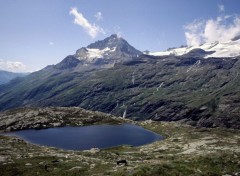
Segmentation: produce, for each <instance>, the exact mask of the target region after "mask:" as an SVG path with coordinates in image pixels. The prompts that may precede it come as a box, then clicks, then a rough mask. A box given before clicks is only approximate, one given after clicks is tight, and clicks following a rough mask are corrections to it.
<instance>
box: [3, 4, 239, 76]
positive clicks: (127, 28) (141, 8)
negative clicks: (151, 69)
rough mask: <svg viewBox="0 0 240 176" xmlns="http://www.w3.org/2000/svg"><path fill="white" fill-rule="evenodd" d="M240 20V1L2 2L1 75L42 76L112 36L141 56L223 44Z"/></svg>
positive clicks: (234, 31)
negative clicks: (214, 42) (4, 72)
mask: <svg viewBox="0 0 240 176" xmlns="http://www.w3.org/2000/svg"><path fill="white" fill-rule="evenodd" d="M239 15H240V1H239V0H164V1H163V0H121V1H113V0H0V69H5V70H12V71H18V72H21V71H34V70H38V69H41V68H43V67H45V66H46V65H51V64H56V63H58V62H60V61H61V60H62V59H63V58H64V57H65V56H67V55H70V54H74V53H75V51H76V50H77V49H79V48H81V47H83V46H86V45H88V44H90V43H92V42H94V41H96V40H100V39H104V38H106V37H108V36H110V35H111V34H113V33H119V34H120V35H121V36H122V37H123V38H125V39H126V40H127V41H128V42H129V43H130V44H131V45H133V46H134V47H135V48H137V49H139V50H141V51H144V50H150V51H161V50H165V49H167V48H169V47H174V46H180V45H183V44H184V45H185V44H199V43H202V42H209V41H212V40H217V39H218V38H219V40H220V39H221V41H224V40H227V39H229V37H232V36H234V35H235V34H236V33H238V32H239V31H238V27H239V26H238V25H239V24H238V21H237V20H238V19H240V18H239ZM74 20H75V22H74ZM211 20H212V21H211ZM239 23H240V22H239ZM208 27H209V31H210V32H208V33H204V30H205V29H206V28H208ZM214 30H215V31H214ZM216 30H218V31H217V32H218V33H224V32H226V31H227V32H226V33H229V31H233V32H232V33H231V36H230V35H228V36H223V35H222V34H219V35H216V36H215V37H211V36H209V35H211V34H214V33H216ZM205 31H206V30H205Z"/></svg>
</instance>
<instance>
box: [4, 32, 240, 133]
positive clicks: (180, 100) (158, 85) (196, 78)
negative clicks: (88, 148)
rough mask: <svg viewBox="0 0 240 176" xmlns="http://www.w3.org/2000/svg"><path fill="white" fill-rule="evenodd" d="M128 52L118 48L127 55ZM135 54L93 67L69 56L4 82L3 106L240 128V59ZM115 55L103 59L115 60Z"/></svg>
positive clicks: (100, 45)
mask: <svg viewBox="0 0 240 176" xmlns="http://www.w3.org/2000/svg"><path fill="white" fill-rule="evenodd" d="M115 37H116V36H114V35H113V36H111V37H110V38H107V41H111V40H115ZM118 40H119V39H118ZM120 41H125V40H123V39H121V40H120ZM106 43H107V45H109V47H108V48H110V50H107V49H106V46H107V45H105V44H106ZM110 43H111V42H110ZM117 43H118V44H119V43H120V44H121V42H117ZM120 44H119V45H120ZM117 46H118V45H117ZM120 46H121V45H120ZM127 46H128V45H127ZM96 47H98V49H99V51H100V50H101V51H103V50H104V52H108V53H109V52H110V51H112V50H113V49H112V48H113V47H112V46H110V44H109V43H108V42H105V40H104V42H103V41H99V42H96V43H95V44H92V45H89V46H88V47H87V48H96ZM104 48H105V49H104ZM120 48H121V47H120ZM128 48H129V49H127V50H131V48H132V47H130V46H128ZM86 50H87V51H90V50H88V49H86ZM106 50H107V51H106ZM116 50H117V49H116ZM127 50H123V51H122V52H120V50H117V51H118V52H120V53H121V54H122V55H124V53H125V55H126V52H127ZM202 52H203V53H204V52H206V51H202ZM77 53H78V52H77ZM110 53H111V52H110ZM131 53H132V54H131V55H132V56H131V57H130V56H129V57H126V58H128V59H123V60H121V59H120V60H118V61H117V62H114V67H112V66H113V65H112V66H111V67H110V68H106V67H105V69H102V68H103V67H101V69H99V67H95V68H93V67H88V66H87V67H86V66H85V65H84V64H89V62H93V63H91V64H89V65H90V66H93V65H94V64H96V62H95V60H94V59H93V60H87V59H82V60H83V61H82V60H81V59H79V58H77V56H76V55H72V56H68V57H66V58H65V59H64V60H63V61H62V62H60V63H59V64H57V65H54V66H48V67H46V68H45V69H43V70H41V71H38V72H35V73H32V74H31V75H29V76H27V77H26V78H22V79H17V80H14V81H12V82H11V83H9V84H6V85H4V86H1V87H0V110H6V109H9V108H15V107H21V106H34V107H46V106H79V107H83V108H86V109H91V110H97V111H102V112H106V113H111V114H114V115H117V116H123V114H125V116H126V117H127V118H131V119H138V120H144V119H145V120H146V119H152V120H160V121H181V122H185V123H189V124H192V125H197V126H205V127H217V126H220V127H231V128H238V129H239V128H240V113H239V112H240V101H239V97H240V75H239V70H240V57H227V58H226V57H222V58H208V59H205V58H203V57H202V56H201V55H199V50H197V51H196V50H192V51H191V52H189V53H187V54H185V55H182V56H174V55H167V56H151V55H140V56H139V55H138V54H137V51H136V53H135V52H131ZM121 54H119V55H121ZM112 57H113V56H112ZM112 57H110V58H106V59H104V62H106V63H107V64H109V63H112V61H113V60H115V57H113V59H112ZM116 58H117V57H116ZM108 61H109V62H108ZM96 65H98V64H96ZM100 65H101V64H100Z"/></svg>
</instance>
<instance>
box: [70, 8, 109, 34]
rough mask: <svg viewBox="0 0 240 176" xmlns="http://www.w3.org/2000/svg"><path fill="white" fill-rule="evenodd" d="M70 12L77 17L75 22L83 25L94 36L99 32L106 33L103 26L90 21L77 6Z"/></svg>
mask: <svg viewBox="0 0 240 176" xmlns="http://www.w3.org/2000/svg"><path fill="white" fill-rule="evenodd" d="M69 13H70V14H71V15H73V16H74V17H75V18H74V24H77V25H79V26H81V27H82V28H83V29H84V30H85V31H86V32H87V34H88V35H90V36H91V37H92V38H95V37H96V36H97V35H98V34H99V33H102V34H105V32H104V30H103V29H102V28H100V27H99V26H97V25H95V24H91V23H89V22H88V20H87V19H86V18H85V17H84V16H83V14H82V13H79V12H78V11H77V8H72V9H71V10H70V12H69Z"/></svg>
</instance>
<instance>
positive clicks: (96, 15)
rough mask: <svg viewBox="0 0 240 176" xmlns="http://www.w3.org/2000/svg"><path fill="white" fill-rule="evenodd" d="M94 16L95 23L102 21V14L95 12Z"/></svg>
mask: <svg viewBox="0 0 240 176" xmlns="http://www.w3.org/2000/svg"><path fill="white" fill-rule="evenodd" d="M94 16H95V18H96V19H97V21H100V20H103V16H102V12H97V13H96V14H95V15H94Z"/></svg>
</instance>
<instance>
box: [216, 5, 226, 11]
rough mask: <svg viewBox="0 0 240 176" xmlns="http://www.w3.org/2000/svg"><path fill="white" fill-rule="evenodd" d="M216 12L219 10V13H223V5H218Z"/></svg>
mask: <svg viewBox="0 0 240 176" xmlns="http://www.w3.org/2000/svg"><path fill="white" fill-rule="evenodd" d="M218 10H219V12H224V11H225V7H224V5H222V4H219V5H218Z"/></svg>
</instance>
